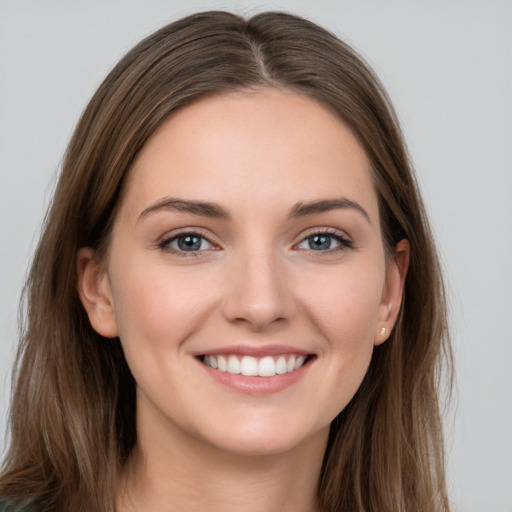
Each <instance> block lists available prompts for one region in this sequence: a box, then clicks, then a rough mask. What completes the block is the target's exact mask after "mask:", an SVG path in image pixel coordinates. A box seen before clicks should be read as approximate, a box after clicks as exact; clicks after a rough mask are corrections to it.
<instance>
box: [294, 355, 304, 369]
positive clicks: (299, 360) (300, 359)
mask: <svg viewBox="0 0 512 512" xmlns="http://www.w3.org/2000/svg"><path fill="white" fill-rule="evenodd" d="M305 360H306V358H305V357H304V356H299V357H297V360H296V361H295V369H296V370H298V369H299V368H300V367H301V366H302V365H303V364H304V361H305Z"/></svg>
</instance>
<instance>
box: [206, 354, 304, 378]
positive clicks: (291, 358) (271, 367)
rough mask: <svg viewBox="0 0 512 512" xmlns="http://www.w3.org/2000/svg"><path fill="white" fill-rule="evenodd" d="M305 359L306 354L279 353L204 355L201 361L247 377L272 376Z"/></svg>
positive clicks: (295, 366) (292, 369) (293, 368)
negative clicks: (267, 354)
mask: <svg viewBox="0 0 512 512" xmlns="http://www.w3.org/2000/svg"><path fill="white" fill-rule="evenodd" d="M305 361H306V356H302V355H301V356H295V355H287V356H284V355H281V356H276V357H275V358H274V357H272V356H265V357H261V358H256V357H252V356H243V357H242V358H241V359H239V357H238V356H235V355H223V356H204V358H203V363H204V364H205V365H206V366H209V367H210V368H215V369H218V370H220V371H221V372H227V373H231V374H233V375H238V374H240V373H241V374H242V375H245V376H247V377H255V376H259V377H273V376H274V375H282V374H284V373H290V372H293V371H294V370H298V369H299V368H300V367H301V366H302V365H303V364H304V362H305Z"/></svg>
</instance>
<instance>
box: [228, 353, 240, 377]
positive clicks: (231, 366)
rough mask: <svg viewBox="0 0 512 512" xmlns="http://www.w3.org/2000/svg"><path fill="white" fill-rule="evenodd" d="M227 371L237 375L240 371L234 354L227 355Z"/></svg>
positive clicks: (238, 362)
mask: <svg viewBox="0 0 512 512" xmlns="http://www.w3.org/2000/svg"><path fill="white" fill-rule="evenodd" d="M228 373H234V374H235V375H238V374H239V373H240V361H239V360H238V357H236V356H229V359H228Z"/></svg>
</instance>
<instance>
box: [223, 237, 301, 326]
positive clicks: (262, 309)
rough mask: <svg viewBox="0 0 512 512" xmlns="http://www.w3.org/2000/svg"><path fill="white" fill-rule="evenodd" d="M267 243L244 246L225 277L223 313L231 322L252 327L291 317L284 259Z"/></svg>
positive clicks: (292, 306) (292, 309)
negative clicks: (226, 284)
mask: <svg viewBox="0 0 512 512" xmlns="http://www.w3.org/2000/svg"><path fill="white" fill-rule="evenodd" d="M270 246H271V244H269V243H266V244H264V247H261V244H259V247H258V248H254V247H252V249H251V247H246V248H245V249H244V250H243V251H241V252H240V253H239V254H238V255H236V256H235V261H234V262H233V265H232V266H231V268H230V275H229V277H228V279H229V280H230V286H229V293H228V296H227V297H226V300H225V303H224V313H225V315H226V317H227V318H228V319H229V320H230V321H238V322H245V323H247V324H249V325H250V326H251V328H252V329H254V330H261V329H264V328H265V327H267V326H268V325H270V324H272V323H274V322H276V321H283V320H286V319H288V318H290V317H291V315H292V314H293V311H294V309H295V308H294V303H293V297H292V295H291V290H290V289H289V283H287V282H286V279H285V275H284V262H283V261H282V258H281V257H280V255H279V254H278V253H277V251H276V250H275V249H273V248H271V247H270Z"/></svg>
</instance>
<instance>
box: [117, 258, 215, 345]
mask: <svg viewBox="0 0 512 512" xmlns="http://www.w3.org/2000/svg"><path fill="white" fill-rule="evenodd" d="M131 267H132V268H135V267H137V265H136V264H135V263H134V264H133V265H132V266H131ZM142 268H144V271H143V272H135V271H131V272H130V271H129V270H128V269H126V270H125V271H124V273H123V274H120V275H119V277H120V278H119V279H117V280H116V279H115V277H116V276H114V279H113V282H114V286H113V295H114V302H115V308H116V316H117V320H118V324H119V336H120V338H121V340H123V344H124V345H127V344H128V343H129V344H134V345H138V344H140V343H144V345H145V349H149V348H150V346H148V344H150V345H152V346H154V347H155V348H156V347H158V346H160V347H162V348H163V347H165V348H166V349H172V348H176V346H179V345H180V343H181V342H182V341H183V340H185V339H186V338H187V337H188V336H189V335H190V334H191V333H192V332H193V331H195V330H196V329H197V328H198V327H199V326H200V325H201V324H202V322H203V321H204V319H205V318H206V316H207V315H208V312H209V311H210V310H211V309H212V307H213V306H212V304H213V303H214V302H215V298H214V297H213V294H212V291H211V290H213V289H214V287H211V284H212V283H210V282H205V280H204V276H203V275H202V273H200V272H195V273H194V272H190V269H188V268H183V269H176V268H170V267H169V266H166V265H155V266H153V267H148V266H147V265H145V266H143V267H142ZM120 270H121V272H122V269H120ZM116 284H117V286H116Z"/></svg>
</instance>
